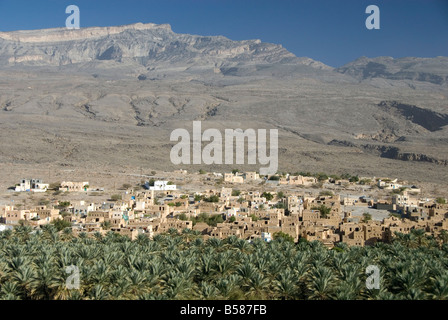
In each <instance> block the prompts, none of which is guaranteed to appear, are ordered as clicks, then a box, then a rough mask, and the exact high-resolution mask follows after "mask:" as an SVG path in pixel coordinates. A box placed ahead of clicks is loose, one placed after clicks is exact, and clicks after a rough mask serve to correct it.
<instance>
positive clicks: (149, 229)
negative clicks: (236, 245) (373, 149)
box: [0, 170, 448, 248]
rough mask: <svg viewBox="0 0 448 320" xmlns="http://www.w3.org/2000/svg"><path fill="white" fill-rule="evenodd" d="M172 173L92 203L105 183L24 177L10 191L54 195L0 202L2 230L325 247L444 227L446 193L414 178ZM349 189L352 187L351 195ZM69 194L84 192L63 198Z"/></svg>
mask: <svg viewBox="0 0 448 320" xmlns="http://www.w3.org/2000/svg"><path fill="white" fill-rule="evenodd" d="M175 173H176V177H181V178H177V179H176V180H175V181H170V180H163V179H162V178H164V177H158V176H157V175H154V177H153V178H151V179H149V180H147V181H144V183H143V184H142V185H137V186H133V185H124V186H123V188H122V190H121V192H120V193H116V194H113V195H110V197H109V199H108V201H102V202H98V203H95V202H91V201H89V198H88V195H89V194H92V193H98V192H104V188H101V187H92V186H90V185H89V182H88V181H79V182H75V181H63V182H61V183H58V185H57V186H56V187H55V186H53V187H52V188H53V189H51V188H50V184H46V183H44V182H43V180H41V179H21V180H19V183H18V184H17V185H16V186H15V187H14V190H13V191H11V192H13V193H16V194H17V193H27V194H42V195H45V194H50V195H52V198H53V200H48V201H44V202H41V203H39V204H38V205H26V206H24V205H18V204H14V203H13V202H11V203H9V204H6V205H3V206H2V207H0V231H4V230H6V229H12V228H14V226H19V225H28V226H31V227H32V228H33V229H38V228H40V227H41V226H43V225H46V224H54V225H58V226H60V227H59V229H60V231H61V232H62V231H63V229H66V228H71V232H72V233H73V234H74V235H75V236H76V235H79V234H81V233H85V234H87V235H88V236H92V237H93V236H95V235H98V234H101V235H104V234H106V233H107V232H110V231H112V232H116V233H118V234H121V235H125V236H128V237H130V238H131V239H136V238H137V237H138V236H139V235H144V236H147V237H148V238H150V239H152V238H153V237H154V236H156V235H158V234H163V233H170V232H179V233H180V232H185V230H190V231H191V232H195V233H196V234H198V235H202V236H203V237H204V238H209V237H216V238H221V239H224V238H227V237H230V236H235V237H237V238H239V239H244V240H247V241H253V240H254V239H262V240H264V241H267V242H269V241H271V240H273V239H275V238H277V237H279V236H282V237H287V238H289V239H290V240H291V241H294V242H299V241H304V240H306V241H315V240H317V241H320V242H322V243H323V244H324V245H325V246H326V247H328V248H332V247H334V245H335V244H337V243H340V242H342V243H345V244H347V245H348V246H368V245H374V244H375V243H376V242H390V241H391V240H392V239H393V238H394V237H395V236H396V232H398V233H403V234H406V233H410V232H411V230H413V229H421V230H424V232H426V234H428V235H432V236H434V237H438V236H440V234H441V233H444V232H446V231H448V204H446V199H445V198H441V197H439V198H431V197H428V195H425V196H423V195H422V191H421V189H420V188H419V187H418V186H416V185H412V184H404V183H403V182H401V181H398V180H397V179H394V180H392V179H389V178H376V177H358V176H350V175H345V176H342V177H340V176H327V175H324V174H320V175H311V174H309V173H300V174H294V175H293V174H287V173H283V174H280V173H278V174H275V175H272V176H269V177H268V176H260V175H259V174H258V173H256V172H239V171H238V170H234V171H233V172H231V173H224V174H222V173H214V172H213V173H208V172H205V171H203V170H201V171H200V172H199V173H198V172H196V173H189V172H187V171H186V170H177V172H175ZM188 177H195V179H196V180H197V181H198V184H197V187H196V190H194V191H192V190H190V189H187V188H186V187H185V185H176V181H183V180H186V179H187V178H188ZM332 188H333V190H332ZM350 190H352V191H353V190H357V192H350V194H349V192H348V191H350ZM367 191H369V192H367ZM67 194H79V195H80V196H81V197H84V199H83V200H76V201H66V200H63V199H62V198H61V197H60V195H67ZM55 198H56V199H55ZM58 198H61V199H58ZM61 226H62V227H61Z"/></svg>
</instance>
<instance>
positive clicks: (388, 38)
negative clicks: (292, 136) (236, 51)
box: [0, 0, 448, 67]
mask: <svg viewBox="0 0 448 320" xmlns="http://www.w3.org/2000/svg"><path fill="white" fill-rule="evenodd" d="M70 4H75V5H77V6H78V7H79V8H80V11H81V28H83V27H89V26H113V25H123V24H131V23H135V22H144V23H148V22H152V23H169V24H171V26H172V28H173V31H174V32H177V33H190V34H200V35H223V36H226V37H228V38H230V39H233V40H244V39H261V40H262V41H264V42H271V43H278V44H282V45H283V46H284V47H285V48H286V49H288V50H289V51H291V52H293V53H294V54H295V55H297V56H301V57H302V56H307V57H310V58H313V59H316V60H319V61H322V62H324V63H326V64H328V65H331V66H334V67H338V66H341V65H343V64H345V63H348V62H350V61H352V60H354V59H356V58H358V57H360V56H368V57H376V56H392V57H396V58H398V57H406V56H419V57H435V56H448V0H368V1H365V0H276V1H275V0H256V1H255V0H158V1H152V0H127V1H117V0H108V1H104V0H87V1H86V0H70V1H65V0H39V1H36V0H34V1H30V0H0V31H11V30H25V29H43V28H55V27H64V26H65V19H66V18H67V16H68V15H67V14H65V8H66V7H67V6H68V5H70ZM370 4H374V5H377V6H378V7H379V8H380V11H381V29H380V30H367V28H366V27H365V20H366V18H367V16H368V14H366V13H365V9H366V7H367V6H368V5H370Z"/></svg>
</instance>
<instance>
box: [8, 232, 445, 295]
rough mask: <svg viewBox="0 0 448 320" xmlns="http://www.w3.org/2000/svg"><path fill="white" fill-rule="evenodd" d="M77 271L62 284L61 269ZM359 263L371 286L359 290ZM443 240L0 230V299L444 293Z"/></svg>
mask: <svg viewBox="0 0 448 320" xmlns="http://www.w3.org/2000/svg"><path fill="white" fill-rule="evenodd" d="M72 265H75V266H77V267H78V269H79V272H80V287H79V289H72V290H70V289H68V288H67V286H66V280H67V277H68V274H67V273H66V270H65V269H66V267H67V266H72ZM369 265H376V266H378V268H379V269H380V289H367V287H366V279H367V277H368V275H367V274H366V273H365V271H366V268H367V267H368V266H369ZM447 267H448V237H447V235H446V234H445V233H443V234H442V237H441V238H439V239H434V238H431V237H428V236H426V235H425V234H424V232H421V231H420V230H414V231H412V232H411V233H410V234H406V235H404V234H397V237H396V238H395V240H394V241H393V242H392V243H391V244H385V243H377V244H376V245H375V246H372V247H347V246H346V245H344V244H342V243H340V244H338V245H336V246H335V247H334V248H333V249H331V250H329V249H327V248H326V247H324V246H323V245H322V244H321V243H320V242H318V241H314V242H306V241H300V242H299V243H298V244H294V243H292V242H291V241H288V239H287V238H284V237H278V238H277V239H276V240H274V241H272V242H270V243H266V242H263V241H261V240H255V241H253V242H252V243H248V242H247V241H245V240H241V239H237V238H236V237H230V238H227V239H225V240H220V239H218V238H209V239H208V240H204V239H203V238H202V237H201V236H200V235H199V234H198V233H197V232H195V231H192V230H184V231H183V232H182V233H177V232H176V231H175V230H171V231H170V232H169V233H167V234H161V235H157V236H155V237H154V239H152V240H150V239H148V238H147V237H146V236H143V235H141V236H139V237H138V238H137V239H136V240H134V241H132V240H130V239H129V238H128V237H125V236H120V235H118V234H116V233H113V232H109V233H108V234H106V235H105V236H102V235H101V234H99V233H98V234H96V235H95V237H93V238H91V237H88V236H87V234H85V233H81V234H80V235H79V236H78V237H74V236H73V235H72V234H71V229H70V228H66V229H64V230H63V231H62V232H58V231H57V229H56V228H55V227H54V226H51V225H48V226H44V227H43V228H42V230H40V231H37V232H32V230H31V228H30V227H28V226H18V227H16V228H15V229H14V231H11V230H7V231H4V232H2V233H1V234H0V286H1V288H0V298H1V299H14V300H18V299H94V300H97V299H144V300H149V299H156V300H159V299H342V300H350V299H447V298H448V268H447Z"/></svg>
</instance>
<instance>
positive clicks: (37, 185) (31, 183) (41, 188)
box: [15, 179, 50, 192]
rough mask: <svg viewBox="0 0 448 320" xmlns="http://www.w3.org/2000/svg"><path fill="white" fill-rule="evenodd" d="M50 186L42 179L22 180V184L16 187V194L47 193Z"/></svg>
mask: <svg viewBox="0 0 448 320" xmlns="http://www.w3.org/2000/svg"><path fill="white" fill-rule="evenodd" d="M49 186H50V185H49V184H47V183H43V182H42V180H41V179H22V180H20V184H19V185H18V186H16V189H15V191H16V192H26V191H32V192H45V191H47V189H48V187H49Z"/></svg>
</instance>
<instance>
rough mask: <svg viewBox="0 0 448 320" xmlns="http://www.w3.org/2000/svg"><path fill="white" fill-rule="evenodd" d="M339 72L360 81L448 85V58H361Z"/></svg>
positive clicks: (339, 69) (338, 70)
mask: <svg viewBox="0 0 448 320" xmlns="http://www.w3.org/2000/svg"><path fill="white" fill-rule="evenodd" d="M336 71H337V72H340V73H343V74H347V75H350V76H352V77H355V78H357V79H359V80H366V79H371V78H383V79H389V80H410V81H419V82H429V83H432V84H437V85H447V84H448V57H436V58H413V57H408V58H400V59H394V58H392V57H378V58H372V59H370V58H367V57H361V58H359V59H357V60H355V61H353V62H350V63H348V64H346V65H344V66H342V67H340V68H338V69H336Z"/></svg>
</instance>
